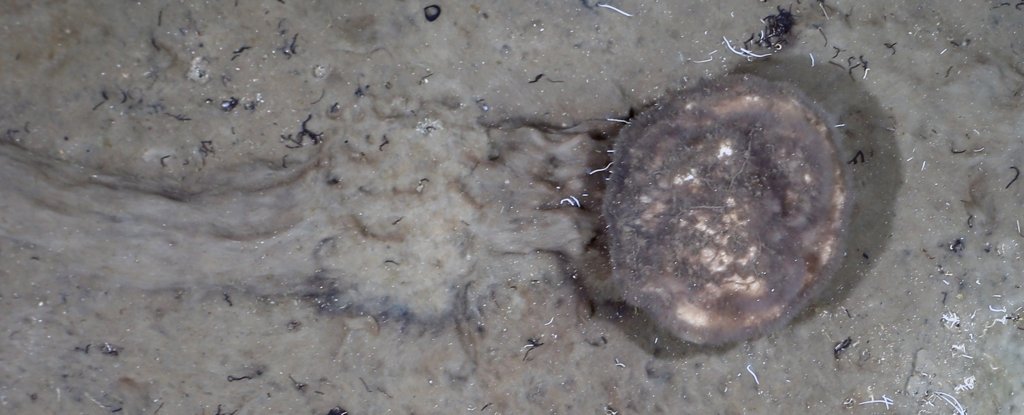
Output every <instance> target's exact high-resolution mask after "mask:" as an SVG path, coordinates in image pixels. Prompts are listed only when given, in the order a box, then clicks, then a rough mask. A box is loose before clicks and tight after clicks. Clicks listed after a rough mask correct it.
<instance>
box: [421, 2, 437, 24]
mask: <svg viewBox="0 0 1024 415" xmlns="http://www.w3.org/2000/svg"><path fill="white" fill-rule="evenodd" d="M423 16H424V17H426V18H427V21H428V22H432V21H434V20H437V18H438V17H440V16H441V6H438V5H436V4H431V5H429V6H427V7H424V8H423Z"/></svg>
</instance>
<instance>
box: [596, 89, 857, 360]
mask: <svg viewBox="0 0 1024 415" xmlns="http://www.w3.org/2000/svg"><path fill="white" fill-rule="evenodd" d="M832 125H833V123H832V122H831V119H830V117H829V116H827V114H825V113H824V112H823V111H822V110H821V109H819V108H818V107H817V106H816V105H814V104H813V103H812V102H810V101H809V100H808V99H807V98H806V97H805V96H804V95H803V94H802V93H800V92H799V91H797V90H795V89H793V88H792V87H789V86H786V85H785V84H775V83H770V82H768V81H765V80H762V79H760V78H756V77H753V76H750V75H744V76H729V77H725V78H723V79H721V80H716V81H702V82H701V83H700V85H698V86H696V87H694V88H691V89H688V90H686V91H682V92H681V93H678V94H675V95H673V96H670V97H669V98H668V99H667V100H666V101H664V102H663V103H659V104H657V105H655V106H654V107H653V108H651V109H649V110H647V111H645V112H644V113H642V114H641V115H640V116H639V117H637V119H635V120H633V122H632V124H631V125H629V126H627V127H626V128H625V129H623V130H622V133H621V134H620V136H619V138H618V139H617V141H616V144H615V153H614V157H613V162H614V163H613V165H612V173H611V177H610V178H609V181H608V188H607V191H606V195H605V200H604V206H603V211H604V216H605V219H606V221H607V224H608V232H609V236H610V238H609V240H610V252H611V259H612V265H613V267H614V269H613V272H612V278H613V280H614V282H615V283H616V285H617V286H618V287H619V288H621V290H622V292H623V294H624V298H625V300H626V301H627V302H629V303H630V304H632V305H635V306H638V307H640V308H642V309H644V310H645V311H646V313H647V314H648V315H649V316H650V317H652V318H653V319H654V320H655V321H656V322H657V323H658V325H659V326H661V327H663V328H665V329H667V330H669V331H670V332H672V333H673V334H675V335H676V336H678V337H679V338H681V339H683V340H686V341H689V342H693V343H699V344H721V343H726V342H731V341H738V340H744V339H748V338H751V337H754V336H757V335H759V334H761V333H764V332H765V331H767V330H770V329H773V328H776V327H779V326H781V325H783V324H785V323H786V322H788V321H789V320H790V319H791V318H792V317H793V316H794V315H795V314H796V313H797V312H798V311H800V310H801V309H802V308H803V307H804V306H805V305H806V304H807V303H808V301H809V300H810V299H811V298H812V297H813V295H814V294H815V293H816V291H817V290H818V289H820V288H821V287H822V286H823V285H824V282H825V281H827V280H828V278H829V277H830V276H831V274H833V273H834V271H835V268H836V266H837V262H838V258H839V257H840V256H841V255H842V252H841V251H842V240H843V233H844V231H845V224H846V222H847V210H848V208H847V206H848V204H849V203H848V201H847V189H848V188H849V186H848V184H847V178H846V173H845V170H844V168H845V165H844V164H843V163H842V161H841V160H840V157H839V149H838V147H837V144H836V142H835V138H834V135H835V134H834V133H833V129H832Z"/></svg>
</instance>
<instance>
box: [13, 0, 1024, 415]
mask: <svg viewBox="0 0 1024 415" xmlns="http://www.w3.org/2000/svg"><path fill="white" fill-rule="evenodd" d="M141 3H142V4H139V3H134V2H113V1H107V2H87V1H69V2H36V1H14V0H5V1H0V36H2V40H3V41H2V42H0V329H2V331H0V413H4V414H39V413H61V414H78V413H82V414H104V413H126V414H232V413H236V414H270V413H294V414H333V415H338V414H342V413H345V412H348V413H351V414H381V413H398V414H413V413H415V414H432V413H436V414H451V413H481V414H497V413H503V414H511V413H532V414H539V413H555V414H646V413H694V414H740V413H850V414H875V413H899V414H918V413H921V414H924V413H932V414H948V413H965V412H966V413H974V414H996V413H1003V414H1010V413H1022V412H1024V396H1022V394H1024V377H1022V376H1021V375H1020V374H1021V373H1024V352H1022V350H1024V347H1022V345H1024V321H1020V319H1021V317H1022V316H1024V312H1022V307H1024V290H1022V288H1021V284H1022V279H1024V276H1022V270H1024V261H1022V258H1021V256H1022V246H1021V241H1022V240H1024V233H1022V231H1021V228H1020V221H1021V220H1024V213H1022V212H1021V207H1020V206H1021V204H1022V202H1024V179H1021V180H1018V176H1019V173H1020V169H1022V168H1024V133H1022V131H1024V116H1022V115H1021V114H1022V110H1021V107H1022V102H1024V97H1022V94H1024V36H1022V34H1024V3H1021V4H1016V3H1015V1H1011V2H999V1H953V0H945V1H935V2H921V1H895V2H894V1H888V0H885V1H883V0H877V1H851V0H844V1H837V0H827V1H810V0H804V1H802V2H792V3H779V2H774V1H773V2H756V1H749V0H747V1H738V0H724V1H630V0H624V1H614V2H609V3H608V4H599V3H596V2H594V1H593V0H581V1H502V2H472V1H470V2H467V1H440V2H437V3H436V7H437V8H436V9H435V8H433V7H429V6H431V5H432V3H431V2H418V1H367V2H357V1H341V2H335V1H320V2H303V1H295V0H289V1H284V0H279V1H265V2H249V1H237V0H236V1H234V2H232V1H213V2H201V3H200V2H173V1H163V2H161V1H153V2H141ZM605 6H611V7H605ZM778 7H783V8H785V9H787V10H791V12H792V14H793V16H794V19H795V23H796V24H795V26H794V27H793V28H792V33H790V34H789V35H788V36H787V37H786V39H787V41H786V42H785V43H784V44H781V45H779V47H778V49H776V48H764V47H760V46H757V45H756V44H754V43H756V42H754V43H751V42H748V43H747V44H746V45H744V41H745V40H747V39H748V38H750V36H751V34H752V33H754V34H756V33H758V32H759V31H760V30H761V29H763V28H764V26H765V23H764V22H763V21H762V18H764V17H765V16H769V15H773V14H776V13H779V10H780V9H778ZM438 11H439V12H440V14H439V15H437V14H436V13H435V12H438ZM428 15H429V16H430V17H431V19H428V18H427V16H428ZM724 39H725V40H728V42H729V45H727V44H726V42H725V41H724ZM730 45H731V47H732V48H734V49H736V51H735V52H736V53H734V51H731V50H730V48H729V47H730ZM739 48H743V49H747V50H750V53H746V52H743V51H742V50H739ZM744 54H746V56H742V55H744ZM755 54H756V55H757V56H754V55H755ZM768 54H770V56H763V57H762V56H761V55H768ZM729 73H751V74H756V75H758V76H761V77H765V78H768V79H774V80H784V81H787V82H789V83H791V84H794V85H796V86H797V87H799V88H800V89H802V90H803V91H804V92H805V93H806V94H807V95H808V96H809V97H810V98H811V99H812V100H814V101H815V102H817V103H818V104H819V105H821V106H822V107H824V108H825V109H826V110H827V111H829V112H830V113H831V114H832V115H833V116H834V117H835V121H836V123H837V124H838V127H837V129H838V131H840V139H841V145H842V146H843V148H844V150H843V151H844V159H845V160H846V162H847V166H848V168H849V171H850V174H851V175H852V184H851V192H852V194H853V195H854V197H855V200H856V202H855V205H854V209H853V212H852V215H853V216H852V217H853V219H852V222H851V224H850V226H849V229H848V233H849V237H848V239H847V241H846V248H847V253H846V257H845V258H844V259H843V261H842V266H841V268H840V270H839V272H838V274H837V275H836V276H835V278H833V280H832V283H831V285H830V286H829V287H826V288H825V289H824V291H823V294H822V296H821V297H820V298H819V300H818V301H816V302H815V303H813V304H812V305H811V306H810V307H809V308H808V309H807V311H805V312H804V313H803V314H801V315H800V316H798V317H797V318H796V319H795V321H794V322H793V323H792V324H790V325H788V326H786V327H784V328H782V329H780V330H778V331H776V332H774V333H772V334H770V335H768V336H765V337H761V338H758V339H755V340H750V341H745V342H741V343H738V344H733V345H730V346H725V347H718V348H706V347H696V346H692V345H688V344H686V343H683V342H681V341H678V340H675V339H674V337H673V336H672V335H671V334H670V333H667V332H664V331H662V330H660V329H658V328H657V327H656V326H654V325H653V324H652V323H651V322H650V320H649V319H648V318H647V317H646V316H645V314H643V313H642V312H641V311H639V310H638V309H635V308H633V307H630V306H628V305H627V304H626V303H624V302H623V301H622V300H623V299H622V297H621V295H620V294H619V290H618V288H617V287H616V286H615V285H614V284H610V280H609V278H610V269H609V262H608V253H607V241H608V239H607V236H606V235H605V230H604V224H603V222H602V218H601V216H600V206H601V200H602V199H601V197H602V194H603V189H604V181H605V179H606V178H607V170H606V169H605V167H607V166H608V162H609V160H610V157H609V153H608V152H607V151H608V150H609V149H611V147H612V145H613V144H614V140H615V135H616V132H617V131H618V130H619V129H620V128H621V126H622V123H621V122H620V121H616V120H626V119H629V118H630V117H632V116H633V115H634V114H636V113H638V112H640V111H642V110H644V109H645V108H648V107H650V106H651V105H654V104H655V103H656V102H658V99H659V98H661V97H664V96H666V94H668V93H669V92H671V91H675V90H679V89H682V88H685V87H688V86H692V85H694V84H696V83H697V82H698V81H699V80H700V79H701V78H715V77H720V76H723V75H725V74H729ZM611 168H614V166H611Z"/></svg>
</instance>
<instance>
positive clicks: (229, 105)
mask: <svg viewBox="0 0 1024 415" xmlns="http://www.w3.org/2000/svg"><path fill="white" fill-rule="evenodd" d="M237 106H238V98H235V97H231V98H228V99H225V100H223V101H221V102H220V109H221V110H222V111H224V112H228V111H231V110H233V109H235V107H237Z"/></svg>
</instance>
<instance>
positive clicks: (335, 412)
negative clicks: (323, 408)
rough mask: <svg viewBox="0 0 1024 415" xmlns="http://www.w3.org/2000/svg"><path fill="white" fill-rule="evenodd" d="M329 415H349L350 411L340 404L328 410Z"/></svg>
mask: <svg viewBox="0 0 1024 415" xmlns="http://www.w3.org/2000/svg"><path fill="white" fill-rule="evenodd" d="M327 415H348V411H346V410H345V409H343V408H342V407H340V406H335V407H333V408H331V410H330V411H327Z"/></svg>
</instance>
